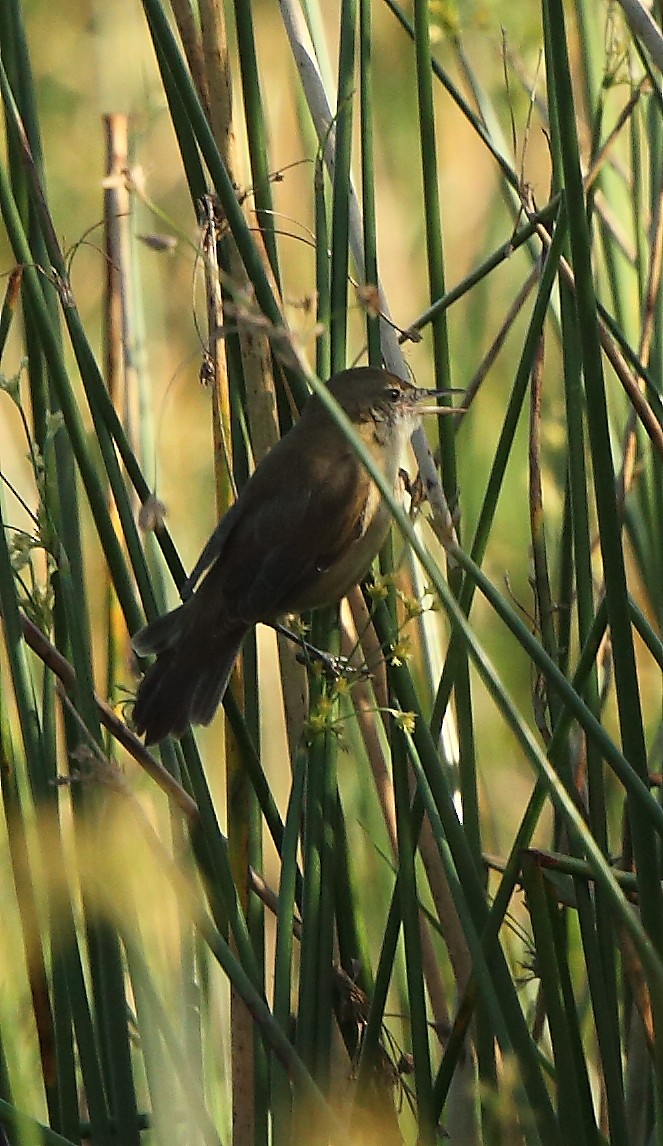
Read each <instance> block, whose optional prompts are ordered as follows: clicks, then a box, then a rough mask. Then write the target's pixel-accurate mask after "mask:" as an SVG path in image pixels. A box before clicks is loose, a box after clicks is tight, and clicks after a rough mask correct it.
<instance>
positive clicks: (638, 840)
mask: <svg viewBox="0 0 663 1146" xmlns="http://www.w3.org/2000/svg"><path fill="white" fill-rule="evenodd" d="M544 10H545V11H546V12H547V15H548V19H549V24H550V45H551V58H552V64H553V84H554V90H555V101H556V108H557V114H558V120H559V140H560V152H561V159H562V166H563V171H564V180H565V184H566V193H567V201H568V209H569V234H570V241H571V252H572V258H573V271H574V274H575V281H576V306H577V310H578V320H579V341H580V351H581V357H582V364H583V376H584V384H585V393H586V397H587V423H588V429H589V440H590V446H591V451H592V460H593V474H594V494H595V498H596V508H597V515H598V523H599V533H600V542H601V553H602V558H603V572H604V577H605V584H606V600H607V608H608V618H609V622H610V628H611V632H612V642H613V654H614V667H615V685H616V697H617V708H618V713H619V724H620V732H621V737H622V743H623V747H624V754H625V756H626V757H627V759H628V760H629V762H630V764H631V766H632V767H633V769H634V770H635V772H636V773H637V775H638V776H639V777H640V778H641V780H642V781H643V782H644V783H646V782H647V779H648V777H647V752H646V744H645V737H644V727H643V716H642V708H641V702H640V690H639V684H638V674H637V665H636V661H635V650H634V646H633V634H632V630H631V625H630V617H629V611H628V606H627V597H628V592H627V583H626V569H625V565H624V554H623V549H622V541H621V529H620V523H619V517H618V512H617V503H616V498H615V489H614V471H613V465H612V455H611V444H610V436H609V428H608V418H607V408H606V394H605V383H604V377H603V366H602V360H601V347H600V342H599V337H598V328H597V311H596V297H595V292H594V283H593V277H592V262H591V248H590V237H589V231H588V225H587V218H586V213H585V198H584V193H583V185H582V177H581V172H580V163H579V152H578V138H577V128H576V118H575V111H574V101H573V91H572V86H571V76H570V66H569V59H568V53H567V45H566V29H565V21H564V12H563V7H562V3H561V0H544ZM627 806H628V811H629V819H630V824H631V831H632V837H633V851H634V857H635V863H636V871H637V877H638V888H639V892H640V909H641V913H642V920H643V924H644V927H645V929H646V931H647V933H648V935H649V937H650V939H651V941H652V943H653V946H654V948H655V950H656V951H657V952H658V954H659V956H660V955H661V953H662V952H663V896H662V894H661V886H660V883H659V881H658V878H657V862H658V861H657V846H656V841H655V838H654V833H653V831H652V828H651V825H649V824H646V825H645V824H644V823H643V819H642V816H641V815H640V812H639V809H638V808H637V807H636V806H635V803H634V801H633V800H632V799H629V800H628V804H627ZM652 1006H653V1014H654V1028H655V1031H656V1032H657V1034H658V1035H659V1036H661V1037H659V1038H657V1040H656V1059H655V1079H656V1082H655V1088H656V1092H657V1095H658V1103H657V1105H658V1109H659V1110H660V1109H661V1106H662V1104H663V1034H662V1032H663V1007H662V1005H661V1002H660V999H659V997H658V993H657V992H652ZM659 1132H660V1128H659Z"/></svg>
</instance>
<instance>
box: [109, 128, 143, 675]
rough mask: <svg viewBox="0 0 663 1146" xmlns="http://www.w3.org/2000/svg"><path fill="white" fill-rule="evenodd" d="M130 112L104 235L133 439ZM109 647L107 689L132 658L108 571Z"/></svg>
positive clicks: (122, 394)
mask: <svg viewBox="0 0 663 1146" xmlns="http://www.w3.org/2000/svg"><path fill="white" fill-rule="evenodd" d="M128 130H129V124H128V118H127V116H126V115H124V114H113V115H105V116H104V138H105V146H106V180H105V187H104V236H105V252H106V264H105V267H106V286H105V291H104V352H105V367H106V369H105V374H106V385H107V387H108V392H109V396H110V399H111V402H112V403H113V406H114V407H115V410H116V411H117V415H118V418H119V419H120V421H121V422H122V424H123V426H124V430H125V433H126V435H127V441H128V442H129V443H130V444H132V446H133V444H134V443H133V442H132V438H133V435H132V419H131V417H130V403H131V400H132V397H131V396H132V395H133V399H134V401H135V398H136V392H137V385H136V384H137V378H136V372H135V369H134V357H133V354H132V352H131V341H132V340H131V336H130V323H131V315H132V310H133V306H132V301H131V297H130V291H131V279H132V276H131V272H130V250H129V212H130V209H131V207H130V199H129V189H128V184H127V179H126V172H127V170H128V167H129V146H128V143H129V140H128ZM108 508H109V513H110V515H111V520H112V521H113V523H114V526H115V531H116V533H117V534H118V537H119V538H120V537H121V529H120V522H119V517H118V514H117V509H116V507H115V503H114V502H112V501H109V507H108ZM106 611H107V625H106V638H107V642H106V648H107V665H106V679H107V695H108V696H110V695H111V693H112V690H113V688H114V685H115V682H116V680H117V674H118V669H119V668H120V666H121V665H123V664H126V662H127V658H128V651H129V650H128V642H127V630H126V625H125V624H124V618H123V617H122V613H121V610H120V608H119V603H118V600H117V594H116V592H115V589H114V587H113V584H112V581H111V579H110V576H109V574H108V572H107V574H106Z"/></svg>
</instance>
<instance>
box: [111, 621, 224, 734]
mask: <svg viewBox="0 0 663 1146" xmlns="http://www.w3.org/2000/svg"><path fill="white" fill-rule="evenodd" d="M185 610H186V606H180V608H179V609H175V610H174V611H173V612H172V613H168V614H167V615H166V616H165V617H160V618H159V619H158V620H157V621H154V622H153V623H152V624H150V625H146V626H145V628H144V629H141V630H140V632H138V633H136V635H135V636H134V638H133V640H132V645H133V648H134V651H135V652H136V653H138V654H139V656H146V655H147V654H148V653H156V655H157V659H156V661H155V663H154V664H153V665H151V667H150V668H149V669H148V670H147V672H146V674H145V676H144V677H143V679H142V681H141V683H140V685H139V688H138V693H137V695H136V703H135V706H134V712H133V722H134V726H135V728H136V731H137V732H138V734H139V735H141V736H142V734H143V733H145V743H146V744H156V743H157V742H158V741H159V740H163V739H164V737H166V736H169V735H170V736H181V735H182V733H183V732H184V731H185V730H186V728H187V727H188V725H189V724H209V722H210V720H211V719H212V717H213V716H214V713H215V712H216V710H217V708H218V706H219V704H220V702H221V699H222V697H223V694H224V692H225V691H226V688H227V686H228V680H229V678H230V674H231V672H232V669H233V665H234V663H235V661H236V659H237V656H238V653H239V650H240V647H241V644H242V640H243V639H244V634H245V631H246V630H245V629H244V628H242V629H236V628H235V629H231V630H228V631H226V632H223V633H222V634H218V633H217V634H216V635H215V636H216V639H210V636H211V634H210V633H206V634H201V633H200V632H197V631H196V626H190V625H188V624H186V623H185V622H186V620H187V617H186V612H185Z"/></svg>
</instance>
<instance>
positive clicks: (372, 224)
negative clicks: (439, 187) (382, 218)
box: [359, 0, 382, 366]
mask: <svg viewBox="0 0 663 1146" xmlns="http://www.w3.org/2000/svg"><path fill="white" fill-rule="evenodd" d="M371 25H372V18H371V0H359V116H360V136H361V200H362V218H363V224H364V236H363V238H364V282H365V284H366V286H367V287H369V288H374V289H375V290H376V291H377V284H378V257H377V222H376V218H375V168H374V139H373V67H372V49H373V43H372V26H371ZM365 306H366V340H367V343H368V364H369V366H381V365H382V349H381V345H380V319H379V317H378V315H377V314H375V313H372V308H371V306H370V303H369V301H368V300H366V304H365Z"/></svg>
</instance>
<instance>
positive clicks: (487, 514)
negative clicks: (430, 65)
mask: <svg viewBox="0 0 663 1146" xmlns="http://www.w3.org/2000/svg"><path fill="white" fill-rule="evenodd" d="M565 236H566V211H565V208H564V203H563V200H562V201H560V206H559V215H558V219H557V225H556V227H555V233H554V235H553V241H552V243H551V245H550V249H549V251H548V256H547V258H546V260H545V263H544V266H543V272H542V275H541V281H540V284H539V290H538V292H537V296H536V300H535V303H534V308H533V310H532V315H531V318H530V322H529V326H528V329H527V334H526V337H525V341H524V343H523V349H522V353H521V355H520V361H519V363H518V369H517V371H516V377H515V380H514V384H513V389H512V391H511V395H510V397H509V404H508V406H507V410H506V414H505V417H504V423H503V425H502V430H501V433H500V438H499V442H498V445H497V449H496V450H495V458H494V461H493V465H492V468H491V471H490V476H489V479H488V484H487V486H486V493H485V495H484V499H483V503H482V506H481V512H480V514H479V519H478V521H477V525H476V528H475V531H474V537H473V539H472V547H471V550H470V552H471V555H472V560H473V561H475V562H476V564H477V565H481V563H482V561H483V557H484V554H485V551H486V546H487V544H488V539H489V537H490V531H491V528H492V523H493V520H494V517H495V510H496V508H497V501H498V498H499V495H500V492H501V489H502V484H503V481H504V475H505V472H506V467H507V463H508V460H509V457H510V454H511V449H512V446H513V441H514V437H515V433H516V428H517V425H518V421H519V419H520V413H521V410H522V405H523V402H524V400H525V394H526V393H527V387H528V384H529V378H530V374H531V370H532V364H533V362H534V358H535V355H536V348H537V345H538V340H539V338H540V337H541V331H542V329H543V324H544V321H545V317H546V313H547V310H548V304H549V301H550V294H551V291H552V288H553V285H554V282H555V277H556V274H557V266H558V260H559V256H560V253H561V250H562V244H563V242H564V239H565ZM473 595H474V585H473V583H472V581H471V580H469V579H466V580H465V583H464V585H463V587H462V589H461V592H460V595H459V604H460V607H461V608H462V610H463V612H464V613H465V614H466V615H468V616H469V612H470V608H471V605H472V598H473ZM460 655H461V648H460V637H458V636H456V635H455V634H453V635H452V637H451V641H450V644H449V648H448V650H447V657H446V662H445V666H444V671H443V673H442V678H441V680H440V683H439V686H438V690H437V695H436V697H435V702H434V704H433V711H432V714H431V722H430V723H431V730H432V732H433V735H438V734H439V730H440V728H441V727H442V719H443V717H444V713H445V711H446V707H447V704H448V703H449V697H450V696H451V689H452V687H453V683H454V678H455V676H456V673H457V670H458V664H459V663H460V660H459V658H460Z"/></svg>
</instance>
